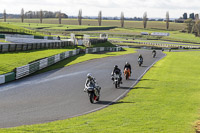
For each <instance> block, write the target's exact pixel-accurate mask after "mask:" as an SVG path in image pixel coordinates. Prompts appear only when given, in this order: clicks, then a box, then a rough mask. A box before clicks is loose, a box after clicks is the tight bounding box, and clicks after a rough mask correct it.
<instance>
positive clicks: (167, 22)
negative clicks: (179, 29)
mask: <svg viewBox="0 0 200 133" xmlns="http://www.w3.org/2000/svg"><path fill="white" fill-rule="evenodd" d="M166 29H167V30H168V29H169V12H167V13H166Z"/></svg>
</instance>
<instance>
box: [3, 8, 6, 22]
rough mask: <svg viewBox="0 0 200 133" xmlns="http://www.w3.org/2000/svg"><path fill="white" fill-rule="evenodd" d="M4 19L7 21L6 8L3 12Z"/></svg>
mask: <svg viewBox="0 0 200 133" xmlns="http://www.w3.org/2000/svg"><path fill="white" fill-rule="evenodd" d="M3 19H4V22H6V10H4V12H3Z"/></svg>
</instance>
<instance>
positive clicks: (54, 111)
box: [0, 50, 165, 128]
mask: <svg viewBox="0 0 200 133" xmlns="http://www.w3.org/2000/svg"><path fill="white" fill-rule="evenodd" d="M139 53H141V54H142V55H143V58H144V64H143V66H142V67H139V66H138V64H137V57H138V54H139ZM164 56H165V54H163V53H162V52H161V51H157V57H156V58H152V55H151V51H149V50H139V52H138V53H134V54H129V55H123V56H118V57H108V58H102V59H95V60H90V61H86V62H83V63H79V64H76V65H72V66H69V67H64V68H62V69H57V70H53V71H50V72H46V73H43V74H39V75H35V76H30V77H28V78H24V79H21V80H18V81H15V82H12V83H9V84H6V85H2V86H0V107H1V108H0V128H7V127H15V126H20V125H29V124H36V123H45V122H50V121H55V120H62V119H66V118H70V117H74V116H78V115H82V114H86V113H89V112H92V111H96V110H98V109H101V108H103V107H106V106H107V105H109V104H111V103H112V102H115V101H116V100H119V99H120V98H121V97H123V96H124V95H125V94H126V93H127V92H128V91H129V89H130V87H132V86H133V85H135V83H136V82H137V81H138V79H139V78H141V76H142V75H143V74H144V73H145V71H146V70H147V69H148V68H149V67H150V66H151V65H152V64H153V63H155V62H156V61H158V60H160V59H161V58H163V57H164ZM126 61H129V62H130V64H131V65H132V69H133V70H132V72H133V73H132V77H131V79H130V80H128V81H125V80H124V79H123V84H122V85H121V88H119V89H115V88H114V85H113V84H112V81H111V79H110V73H111V72H112V70H113V66H114V65H115V64H117V65H118V66H119V67H120V68H121V69H122V68H123V66H124V64H125V62H126ZM87 73H92V74H93V76H94V77H95V78H96V80H97V82H98V83H99V85H100V86H101V88H102V89H101V97H100V102H97V103H96V104H91V103H90V101H89V98H88V96H87V93H84V92H83V88H84V83H85V80H86V75H87Z"/></svg>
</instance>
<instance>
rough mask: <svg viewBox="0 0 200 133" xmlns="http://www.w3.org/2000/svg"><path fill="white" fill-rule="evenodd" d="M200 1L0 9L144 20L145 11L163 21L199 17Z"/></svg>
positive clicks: (36, 1)
mask: <svg viewBox="0 0 200 133" xmlns="http://www.w3.org/2000/svg"><path fill="white" fill-rule="evenodd" d="M199 5H200V1H199V0H1V4H0V9H2V12H3V10H4V9H6V12H7V13H15V14H20V11H21V9H22V8H24V10H25V11H28V10H33V11H39V10H41V9H42V10H51V11H60V10H61V11H62V12H64V13H66V14H68V15H70V16H71V15H77V14H78V10H79V9H82V11H83V16H97V14H98V12H99V11H100V10H101V11H102V13H103V16H120V13H121V12H122V11H123V12H124V14H125V17H135V16H137V17H142V16H143V13H144V12H145V11H146V12H147V14H148V17H149V18H157V17H162V18H164V17H165V15H166V12H167V11H169V14H170V18H177V17H180V16H182V14H183V13H184V12H187V13H192V12H194V13H200V10H199V9H200V8H199Z"/></svg>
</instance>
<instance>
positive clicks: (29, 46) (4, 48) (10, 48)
mask: <svg viewBox="0 0 200 133" xmlns="http://www.w3.org/2000/svg"><path fill="white" fill-rule="evenodd" d="M70 45H72V43H71V42H68V41H59V42H42V43H22V44H21V43H19V44H0V53H4V52H14V51H28V50H35V49H46V48H49V49H53V48H63V47H66V46H70Z"/></svg>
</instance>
